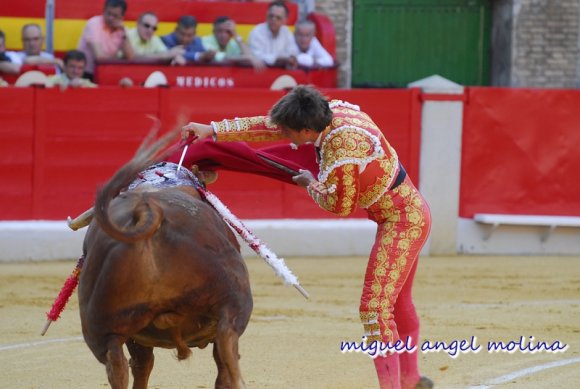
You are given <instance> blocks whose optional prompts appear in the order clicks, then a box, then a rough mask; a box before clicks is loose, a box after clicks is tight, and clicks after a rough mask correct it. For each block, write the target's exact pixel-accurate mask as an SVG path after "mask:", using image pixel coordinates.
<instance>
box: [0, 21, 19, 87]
mask: <svg viewBox="0 0 580 389" xmlns="http://www.w3.org/2000/svg"><path fill="white" fill-rule="evenodd" d="M15 56H16V53H14V52H13V51H6V35H4V31H2V30H0V73H5V74H18V73H19V72H20V65H18V64H17V63H16V59H15ZM2 81H4V80H2ZM5 82H6V81H4V82H0V83H1V84H4V83H5Z"/></svg>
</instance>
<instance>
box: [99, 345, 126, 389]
mask: <svg viewBox="0 0 580 389" xmlns="http://www.w3.org/2000/svg"><path fill="white" fill-rule="evenodd" d="M123 343H125V339H121V338H120V337H118V336H116V337H113V338H111V339H110V340H109V342H108V343H107V354H106V362H105V366H106V368H107V377H108V378H109V384H110V385H111V388H113V389H127V387H128V386H129V364H128V363H127V358H125V354H123Z"/></svg>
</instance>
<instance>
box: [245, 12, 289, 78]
mask: <svg viewBox="0 0 580 389" xmlns="http://www.w3.org/2000/svg"><path fill="white" fill-rule="evenodd" d="M287 19H288V7H287V6H286V3H285V2H284V1H273V2H271V3H270V5H268V12H267V14H266V22H264V23H260V24H258V25H257V26H256V27H254V28H253V29H252V31H251V32H250V38H249V40H248V44H249V46H250V49H251V50H252V53H253V54H254V55H255V56H256V57H258V58H259V59H261V60H262V61H263V62H264V63H265V64H266V65H269V66H282V67H286V68H295V67H296V65H297V62H296V55H297V54H298V53H297V50H296V44H295V43H294V36H293V35H292V32H291V31H290V29H289V28H288V27H287V26H285V24H286V20H287Z"/></svg>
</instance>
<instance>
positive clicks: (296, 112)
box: [270, 85, 332, 132]
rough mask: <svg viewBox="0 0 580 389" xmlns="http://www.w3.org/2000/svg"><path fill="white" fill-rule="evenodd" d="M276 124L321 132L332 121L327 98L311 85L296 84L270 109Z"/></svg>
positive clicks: (297, 129)
mask: <svg viewBox="0 0 580 389" xmlns="http://www.w3.org/2000/svg"><path fill="white" fill-rule="evenodd" d="M270 119H271V120H272V122H273V123H274V124H276V125H280V126H283V127H286V128H288V129H290V130H295V131H300V130H302V129H305V128H307V129H311V130H314V131H316V132H322V131H324V129H325V128H326V127H328V125H329V124H330V122H331V121H332V111H331V110H330V106H329V105H328V100H327V99H326V97H324V96H323V95H322V94H321V93H320V92H319V91H318V90H317V89H315V88H314V87H312V86H307V85H298V86H296V87H294V89H292V91H291V92H290V93H288V94H287V95H286V96H284V97H282V98H281V99H280V100H279V101H278V102H277V103H276V104H275V105H274V106H273V107H272V109H271V110H270Z"/></svg>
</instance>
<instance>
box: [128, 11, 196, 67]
mask: <svg viewBox="0 0 580 389" xmlns="http://www.w3.org/2000/svg"><path fill="white" fill-rule="evenodd" d="M158 24H159V19H158V18H157V15H155V14H154V13H153V12H145V13H143V14H141V16H139V19H137V27H135V28H132V29H130V30H129V31H127V39H128V40H129V42H130V43H131V46H132V47H133V50H134V51H135V57H134V59H136V60H140V59H151V60H168V61H169V60H171V61H172V63H184V62H185V59H184V58H183V55H184V54H185V49H184V48H183V46H182V45H177V46H174V47H172V48H171V49H167V47H166V46H165V44H164V43H163V41H162V40H161V38H160V37H158V36H157V35H155V31H157V25H158ZM178 57H180V58H178Z"/></svg>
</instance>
